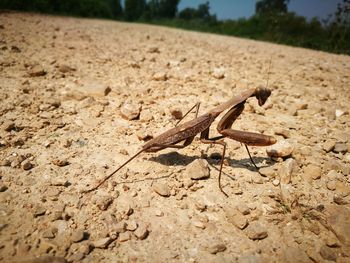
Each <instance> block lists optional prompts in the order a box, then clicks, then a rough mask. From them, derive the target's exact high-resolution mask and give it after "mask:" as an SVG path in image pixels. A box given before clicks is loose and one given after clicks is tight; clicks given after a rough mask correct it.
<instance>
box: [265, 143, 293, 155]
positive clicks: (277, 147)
mask: <svg viewBox="0 0 350 263" xmlns="http://www.w3.org/2000/svg"><path fill="white" fill-rule="evenodd" d="M293 151H294V145H292V144H291V143H290V142H288V141H287V140H281V141H278V142H277V143H275V144H274V145H271V146H269V147H267V149H266V153H267V155H268V156H270V157H277V158H278V157H287V156H290V155H291V154H292V152H293Z"/></svg>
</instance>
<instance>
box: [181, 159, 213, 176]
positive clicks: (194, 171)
mask: <svg viewBox="0 0 350 263" xmlns="http://www.w3.org/2000/svg"><path fill="white" fill-rule="evenodd" d="M185 174H186V177H187V178H191V179H194V180H199V179H206V178H208V177H209V174H210V173H209V164H208V162H207V161H206V160H203V159H196V160H194V161H193V162H192V163H190V164H189V165H187V167H186V170H185Z"/></svg>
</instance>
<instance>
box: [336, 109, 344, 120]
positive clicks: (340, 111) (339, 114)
mask: <svg viewBox="0 0 350 263" xmlns="http://www.w3.org/2000/svg"><path fill="white" fill-rule="evenodd" d="M344 113H345V112H344V111H342V110H340V109H336V110H335V117H336V118H339V117H340V116H342V115H344Z"/></svg>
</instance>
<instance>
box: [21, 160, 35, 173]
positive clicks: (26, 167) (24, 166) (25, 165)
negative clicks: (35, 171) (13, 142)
mask: <svg viewBox="0 0 350 263" xmlns="http://www.w3.org/2000/svg"><path fill="white" fill-rule="evenodd" d="M21 167H22V169H23V170H25V171H27V170H30V169H32V167H33V165H32V163H31V162H30V161H28V160H24V161H23V162H22V163H21Z"/></svg>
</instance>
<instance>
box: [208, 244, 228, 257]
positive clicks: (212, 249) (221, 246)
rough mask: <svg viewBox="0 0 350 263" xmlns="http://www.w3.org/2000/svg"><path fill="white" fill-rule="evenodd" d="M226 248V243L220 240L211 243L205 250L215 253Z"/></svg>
mask: <svg viewBox="0 0 350 263" xmlns="http://www.w3.org/2000/svg"><path fill="white" fill-rule="evenodd" d="M226 249H227V247H226V245H225V244H224V243H222V242H217V243H215V244H213V245H210V246H209V247H208V248H207V251H208V252H209V253H211V254H217V253H219V252H223V251H225V250H226Z"/></svg>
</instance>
